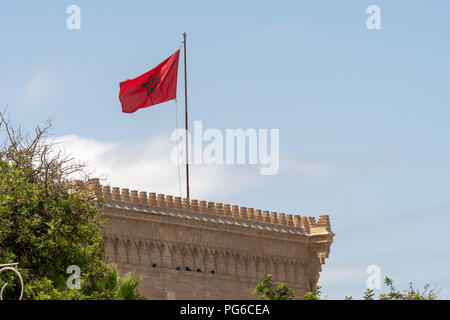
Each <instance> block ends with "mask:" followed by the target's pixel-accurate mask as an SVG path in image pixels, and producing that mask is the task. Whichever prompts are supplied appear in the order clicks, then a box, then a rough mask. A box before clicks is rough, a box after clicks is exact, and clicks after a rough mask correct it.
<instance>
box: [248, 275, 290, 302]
mask: <svg viewBox="0 0 450 320" xmlns="http://www.w3.org/2000/svg"><path fill="white" fill-rule="evenodd" d="M253 294H259V296H258V297H259V298H260V299H262V300H292V299H294V292H293V291H292V289H290V288H288V287H287V286H286V284H285V283H280V284H279V285H278V286H277V287H276V288H275V289H274V283H273V281H272V276H271V275H270V274H268V275H266V276H265V277H264V280H263V281H262V282H261V283H258V284H257V285H256V288H255V290H254V291H253Z"/></svg>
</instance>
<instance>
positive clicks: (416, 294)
mask: <svg viewBox="0 0 450 320" xmlns="http://www.w3.org/2000/svg"><path fill="white" fill-rule="evenodd" d="M384 284H385V285H386V286H387V287H388V288H389V292H387V293H382V294H380V295H379V297H378V298H379V299H380V300H437V299H439V289H438V288H436V287H434V288H431V286H430V284H428V283H427V284H425V285H424V287H423V289H422V290H420V289H414V287H413V282H412V281H411V282H410V283H409V285H408V288H407V289H406V290H404V291H403V292H401V291H398V290H397V289H395V287H394V281H393V280H392V279H391V278H389V277H386V278H385V279H384Z"/></svg>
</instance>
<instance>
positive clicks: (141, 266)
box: [91, 181, 334, 299]
mask: <svg viewBox="0 0 450 320" xmlns="http://www.w3.org/2000/svg"><path fill="white" fill-rule="evenodd" d="M91 187H92V188H93V189H94V190H95V192H96V193H97V194H98V195H99V196H100V195H102V196H103V197H104V200H105V204H104V216H105V218H106V219H107V223H106V225H105V228H104V239H105V250H106V254H107V259H108V262H114V263H116V264H118V265H119V268H120V269H121V271H122V272H123V273H125V272H129V271H133V270H135V271H137V272H138V273H140V274H142V275H143V277H144V280H143V281H142V283H141V284H140V286H139V291H140V293H141V294H143V295H144V296H147V297H149V298H151V299H255V298H256V296H255V295H253V294H252V292H253V290H254V288H255V286H256V284H257V283H259V282H261V280H262V279H263V278H264V276H265V275H266V274H268V273H269V274H271V275H272V278H273V279H274V280H275V282H286V283H287V285H288V286H289V287H291V288H292V289H293V290H294V293H295V295H296V296H297V297H301V296H303V294H304V293H305V292H306V291H307V290H310V289H311V288H312V287H313V286H315V285H316V283H317V281H318V278H319V272H320V271H321V265H322V264H323V263H324V260H325V258H326V257H328V254H329V249H330V245H331V243H332V241H333V236H334V234H333V233H332V232H331V228H330V222H329V218H328V216H320V218H319V220H318V222H316V221H315V219H314V218H312V217H300V216H298V215H290V214H288V215H286V214H283V213H281V214H278V213H276V212H271V213H270V214H269V212H268V211H261V210H253V209H252V208H244V207H241V208H239V207H238V206H231V205H228V204H225V205H222V204H220V203H213V202H208V203H207V202H205V201H200V202H198V201H197V200H188V199H181V198H176V197H175V198H174V197H172V196H166V195H161V194H160V195H155V194H154V193H149V194H148V195H147V193H145V192H140V193H138V192H137V191H134V190H133V191H131V193H130V191H129V190H128V189H122V190H120V189H119V188H113V189H112V191H111V189H110V188H109V187H108V186H105V187H102V186H100V185H99V184H98V181H95V182H94V183H93V184H92V185H91Z"/></svg>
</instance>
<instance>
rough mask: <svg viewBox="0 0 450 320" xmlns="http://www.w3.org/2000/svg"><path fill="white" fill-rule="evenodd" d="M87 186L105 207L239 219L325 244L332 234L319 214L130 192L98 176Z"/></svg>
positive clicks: (326, 221) (326, 217) (327, 217)
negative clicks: (104, 183) (302, 213)
mask: <svg viewBox="0 0 450 320" xmlns="http://www.w3.org/2000/svg"><path fill="white" fill-rule="evenodd" d="M88 185H89V187H90V189H92V191H93V192H94V193H95V194H96V195H97V196H102V197H103V200H104V205H105V206H108V207H122V208H123V209H132V210H134V211H142V212H144V213H152V212H153V211H155V210H156V211H160V210H167V209H169V210H170V211H174V212H183V213H188V214H193V215H207V216H215V217H219V218H221V219H226V220H231V221H235V222H237V223H239V222H240V223H241V224H243V225H247V224H256V225H258V226H260V227H263V228H264V227H268V228H270V229H271V230H272V231H279V232H284V233H286V232H287V233H291V234H298V235H304V236H315V235H317V236H319V235H320V236H327V237H326V239H327V240H325V242H329V243H331V242H332V238H333V237H334V233H333V232H332V231H331V224H330V218H329V216H328V215H321V216H319V219H318V221H316V219H315V218H314V217H305V216H300V215H293V214H286V213H277V212H269V211H263V210H260V209H257V210H255V209H253V208H247V207H239V206H237V205H230V204H222V203H215V202H206V201H203V200H202V201H198V200H195V199H187V198H181V197H174V196H172V195H165V194H156V193H154V192H149V193H147V192H138V191H137V190H131V191H130V190H129V189H128V188H122V189H120V188H118V187H112V188H111V187H109V186H102V185H101V184H100V182H99V180H98V179H91V180H89V182H88ZM149 209H152V210H149ZM321 238H324V237H321ZM330 240H331V241H330Z"/></svg>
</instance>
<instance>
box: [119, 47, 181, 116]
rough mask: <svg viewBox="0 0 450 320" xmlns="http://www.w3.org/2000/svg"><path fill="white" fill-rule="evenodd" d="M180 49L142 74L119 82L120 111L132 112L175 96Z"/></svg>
mask: <svg viewBox="0 0 450 320" xmlns="http://www.w3.org/2000/svg"><path fill="white" fill-rule="evenodd" d="M179 56H180V50H178V51H176V52H175V53H174V54H173V55H171V56H170V57H169V58H167V59H166V60H164V61H163V62H161V63H160V64H159V65H157V66H156V67H154V68H153V69H152V70H150V71H148V72H146V73H144V74H143V75H141V76H139V77H137V78H134V79H127V80H124V81H122V82H121V83H120V93H119V99H120V103H121V104H122V112H125V113H133V112H135V111H137V110H138V109H141V108H145V107H149V106H153V105H155V104H158V103H162V102H166V101H169V100H173V99H176V98H177V76H178V59H179Z"/></svg>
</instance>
